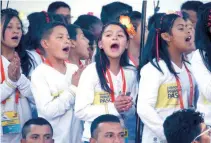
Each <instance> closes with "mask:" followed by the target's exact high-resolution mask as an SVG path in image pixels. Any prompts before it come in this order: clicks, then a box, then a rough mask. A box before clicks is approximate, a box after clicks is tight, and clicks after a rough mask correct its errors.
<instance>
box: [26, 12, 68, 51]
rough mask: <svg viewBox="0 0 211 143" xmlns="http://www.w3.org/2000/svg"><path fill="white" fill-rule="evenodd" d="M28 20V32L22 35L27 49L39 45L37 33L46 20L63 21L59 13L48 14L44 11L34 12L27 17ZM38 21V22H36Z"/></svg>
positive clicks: (38, 33) (33, 48)
mask: <svg viewBox="0 0 211 143" xmlns="http://www.w3.org/2000/svg"><path fill="white" fill-rule="evenodd" d="M27 19H28V21H29V27H28V32H27V33H26V35H25V36H24V47H25V49H27V50H35V49H37V48H38V47H39V44H40V43H39V35H40V31H41V30H42V29H43V27H44V25H45V24H46V23H48V22H56V21H58V22H62V23H65V21H64V18H63V17H62V16H61V15H57V14H50V13H46V12H44V11H42V12H34V13H32V14H30V15H28V17H27ZM38 21H39V22H38Z"/></svg>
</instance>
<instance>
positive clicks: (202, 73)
mask: <svg viewBox="0 0 211 143" xmlns="http://www.w3.org/2000/svg"><path fill="white" fill-rule="evenodd" d="M191 65H192V72H193V75H194V77H195V78H196V81H197V83H198V86H199V91H200V92H201V93H202V95H204V96H205V97H206V99H207V100H209V101H211V72H210V71H209V70H208V69H207V68H206V66H205V65H204V62H203V60H202V58H201V55H200V53H199V51H196V52H195V53H194V55H193V58H192V61H191Z"/></svg>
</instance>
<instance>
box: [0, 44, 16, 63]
mask: <svg viewBox="0 0 211 143" xmlns="http://www.w3.org/2000/svg"><path fill="white" fill-rule="evenodd" d="M14 52H15V48H9V47H6V46H4V45H1V55H3V56H4V57H5V58H6V59H7V60H8V61H11V60H12V58H13V56H14Z"/></svg>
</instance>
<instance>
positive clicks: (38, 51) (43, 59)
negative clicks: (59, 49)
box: [36, 48, 45, 62]
mask: <svg viewBox="0 0 211 143" xmlns="http://www.w3.org/2000/svg"><path fill="white" fill-rule="evenodd" d="M36 52H37V54H39V55H40V57H41V59H42V62H44V61H45V58H44V57H43V55H42V54H41V51H40V49H38V48H37V49H36Z"/></svg>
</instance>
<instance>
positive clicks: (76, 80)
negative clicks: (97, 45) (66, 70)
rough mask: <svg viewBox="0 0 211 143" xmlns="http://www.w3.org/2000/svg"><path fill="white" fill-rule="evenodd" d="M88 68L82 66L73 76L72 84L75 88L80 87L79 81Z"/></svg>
mask: <svg viewBox="0 0 211 143" xmlns="http://www.w3.org/2000/svg"><path fill="white" fill-rule="evenodd" d="M85 68H86V66H83V65H81V66H80V67H79V69H78V70H77V71H76V72H75V73H74V74H73V76H72V82H71V83H72V84H73V85H75V86H78V82H79V79H80V77H81V73H82V72H83V70H84V69H85Z"/></svg>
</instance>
